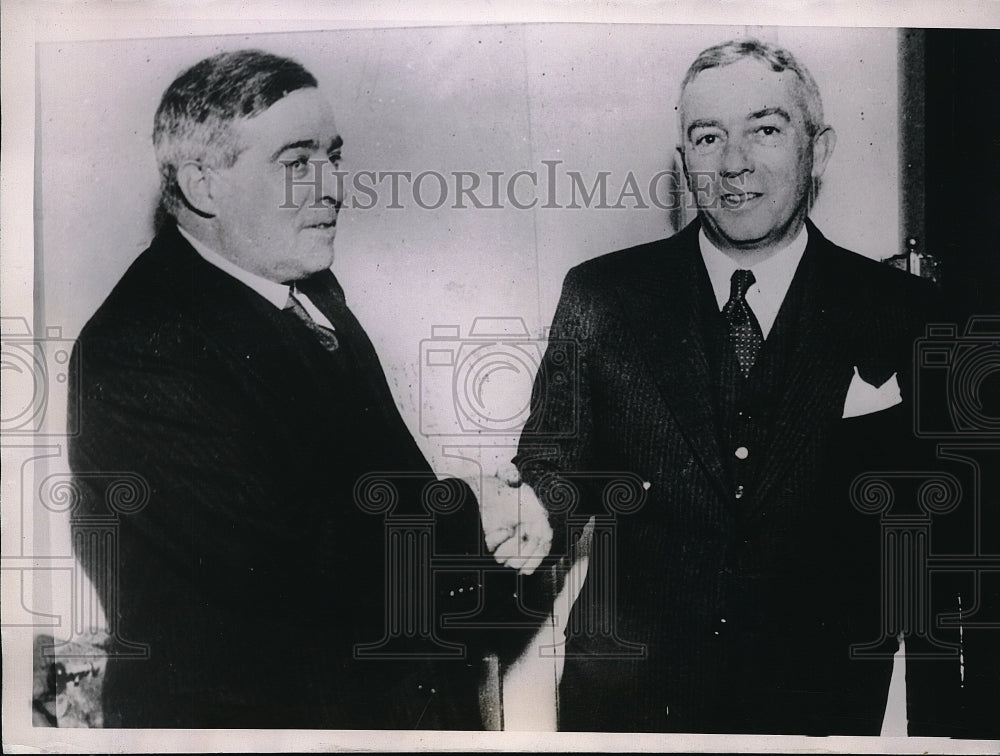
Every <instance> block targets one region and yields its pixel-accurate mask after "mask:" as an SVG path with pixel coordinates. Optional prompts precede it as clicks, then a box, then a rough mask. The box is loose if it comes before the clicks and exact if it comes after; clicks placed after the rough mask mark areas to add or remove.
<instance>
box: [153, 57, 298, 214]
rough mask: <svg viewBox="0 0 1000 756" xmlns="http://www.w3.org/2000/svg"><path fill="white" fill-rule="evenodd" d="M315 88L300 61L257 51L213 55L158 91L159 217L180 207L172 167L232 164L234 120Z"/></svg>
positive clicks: (235, 152)
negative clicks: (160, 92) (196, 164)
mask: <svg viewBox="0 0 1000 756" xmlns="http://www.w3.org/2000/svg"><path fill="white" fill-rule="evenodd" d="M315 86H317V82H316V78H315V77H314V76H313V75H312V74H311V73H309V71H307V70H306V69H305V68H304V67H303V66H302V65H301V64H300V63H298V62H296V61H294V60H291V59H290V58H283V57H280V56H278V55H272V54H270V53H266V52H263V51H261V50H238V51H235V52H224V53H219V54H218V55H213V56H212V57H210V58H206V59H204V60H202V61H200V62H199V63H196V64H195V65H193V66H192V67H191V68H189V69H187V70H186V71H184V72H183V73H182V74H181V75H180V76H178V77H177V78H176V79H174V82H173V83H172V84H171V85H170V86H169V87H167V90H166V92H164V93H163V99H162V100H161V101H160V106H159V108H157V110H156V116H155V117H154V119H153V147H154V149H155V151H156V162H157V164H158V166H159V170H160V206H159V208H158V210H157V215H158V216H163V215H168V216H169V215H173V214H174V213H175V212H176V211H177V210H178V209H179V208H180V207H182V206H183V205H184V202H185V201H184V195H183V194H182V192H181V190H180V187H179V186H178V185H177V171H178V169H179V168H180V167H181V166H182V165H183V164H184V163H186V162H192V161H193V162H196V163H199V164H203V165H207V166H211V167H214V168H228V167H231V166H232V165H233V164H234V163H235V162H236V159H237V158H238V157H239V155H240V153H241V152H242V151H243V149H244V146H243V145H241V144H240V143H239V142H238V140H237V137H236V134H235V132H234V129H233V128H232V126H233V122H234V121H235V120H236V119H239V118H252V117H253V116H255V115H258V114H260V113H262V112H264V111H265V110H267V109H268V108H269V107H271V106H272V105H273V104H274V103H275V102H277V101H278V100H280V99H281V98H282V97H285V96H286V95H287V94H289V93H291V92H294V91H295V90H297V89H305V88H307V87H315Z"/></svg>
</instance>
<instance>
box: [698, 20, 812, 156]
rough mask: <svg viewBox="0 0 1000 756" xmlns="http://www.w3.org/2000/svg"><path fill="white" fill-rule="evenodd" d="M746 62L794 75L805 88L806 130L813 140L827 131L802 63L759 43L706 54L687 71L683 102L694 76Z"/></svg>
mask: <svg viewBox="0 0 1000 756" xmlns="http://www.w3.org/2000/svg"><path fill="white" fill-rule="evenodd" d="M746 58H753V59H754V60H759V61H761V62H762V63H766V64H767V65H769V66H770V67H771V70H772V71H774V72H775V73H781V72H782V71H791V72H792V73H794V74H795V75H796V76H797V77H798V79H799V82H800V84H801V86H802V104H803V106H804V108H805V112H806V130H807V132H808V134H809V136H810V137H814V136H816V134H818V133H819V132H820V130H821V129H822V128H823V127H824V125H825V122H824V121H823V100H822V98H821V97H820V94H819V87H817V86H816V81H815V79H813V77H812V74H810V73H809V70H808V69H807V68H806V67H805V66H803V65H802V64H801V63H799V62H798V61H797V60H796V59H795V56H794V55H792V54H791V53H790V52H788V50H785V49H784V48H782V47H778V46H777V45H772V44H770V43H767V42H761V41H760V40H756V39H733V40H730V41H728V42H723V43H722V44H718V45H715V46H714V47H709V48H708V49H707V50H703V51H702V52H701V53H700V54H699V55H698V57H697V58H695V60H694V63H692V64H691V67H690V68H688V70H687V73H686V74H685V75H684V81H683V83H682V84H681V95H682V99H683V94H684V90H685V89H686V88H687V85H688V84H690V83H691V81H692V79H694V77H695V76H697V75H698V74H700V73H701V72H702V71H706V70H708V69H709V68H719V67H721V66H728V65H730V64H732V63H738V62H739V61H741V60H744V59H746Z"/></svg>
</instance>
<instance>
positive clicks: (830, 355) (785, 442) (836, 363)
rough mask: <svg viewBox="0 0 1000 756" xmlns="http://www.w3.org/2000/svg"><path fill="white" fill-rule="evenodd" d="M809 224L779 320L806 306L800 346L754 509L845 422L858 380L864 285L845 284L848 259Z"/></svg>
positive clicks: (777, 410)
mask: <svg viewBox="0 0 1000 756" xmlns="http://www.w3.org/2000/svg"><path fill="white" fill-rule="evenodd" d="M807 223H808V228H809V243H808V245H807V247H806V250H805V253H804V254H803V256H802V260H801V262H800V263H799V268H798V270H797V271H796V273H795V277H794V278H793V280H792V284H791V287H790V288H789V292H788V294H787V295H786V296H785V301H784V302H783V303H782V309H781V311H780V312H779V314H778V318H779V320H780V319H781V318H788V317H795V315H794V313H792V314H790V313H789V312H788V307H786V304H787V303H789V302H790V301H794V298H796V297H798V298H799V301H801V302H802V303H803V304H802V307H801V311H800V314H799V316H798V319H799V322H798V327H797V328H796V330H795V333H796V344H795V349H794V352H793V356H792V358H791V360H790V362H789V363H788V365H787V367H786V368H785V371H784V373H785V377H784V380H783V382H782V386H783V389H782V395H781V397H780V399H779V400H778V401H777V402H776V404H775V412H774V416H773V420H772V426H771V432H770V435H769V440H768V449H767V451H766V453H765V455H764V461H763V462H762V464H761V467H760V469H759V471H758V476H757V482H756V486H755V487H756V495H755V496H754V497H752V499H751V501H750V506H751V507H753V508H757V507H760V506H761V505H762V504H763V503H764V502H766V500H767V497H768V494H769V493H770V492H771V491H772V490H773V489H774V487H775V485H776V484H777V483H779V482H780V481H781V479H782V477H783V476H784V474H785V473H786V472H787V471H788V470H789V467H790V466H791V464H792V462H793V461H794V460H795V457H796V455H797V453H798V452H799V451H800V450H801V449H803V448H805V446H806V445H807V441H808V440H809V439H810V438H812V437H814V436H815V435H816V434H817V433H820V432H821V431H822V426H823V424H824V423H825V422H829V421H830V419H831V418H833V417H834V416H836V417H839V412H840V410H841V409H842V406H843V400H844V393H845V390H846V387H847V386H848V384H849V383H850V380H851V375H852V374H853V371H852V366H851V361H850V357H849V350H850V346H851V344H850V338H851V334H852V333H856V329H855V328H854V326H853V320H854V318H855V309H856V306H855V302H856V298H854V297H851V296H850V292H851V291H852V290H854V289H856V288H857V286H858V285H859V283H860V282H857V281H853V282H852V281H848V280H845V279H846V269H845V268H844V266H840V265H838V264H837V259H838V255H840V254H844V253H842V252H840V251H839V250H837V249H836V248H835V247H834V246H833V245H832V244H830V242H828V241H827V240H826V239H825V238H824V237H823V235H822V234H821V233H820V232H819V230H818V229H817V228H816V227H815V226H814V225H812V224H811V223H809V222H808V221H807ZM796 288H797V289H798V291H795V289H796ZM776 327H777V322H776Z"/></svg>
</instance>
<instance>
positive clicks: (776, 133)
mask: <svg viewBox="0 0 1000 756" xmlns="http://www.w3.org/2000/svg"><path fill="white" fill-rule="evenodd" d="M754 136H755V137H756V140H757V141H758V142H759V143H761V144H764V145H769V144H770V145H773V144H777V143H778V141H779V140H780V139H781V137H782V133H781V129H780V128H778V127H777V126H759V127H757V130H756V131H755V132H754Z"/></svg>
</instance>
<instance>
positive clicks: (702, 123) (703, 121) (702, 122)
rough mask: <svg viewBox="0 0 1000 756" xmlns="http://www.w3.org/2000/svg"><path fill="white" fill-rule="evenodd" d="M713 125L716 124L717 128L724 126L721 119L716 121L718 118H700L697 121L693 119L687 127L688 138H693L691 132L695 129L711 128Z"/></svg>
mask: <svg viewBox="0 0 1000 756" xmlns="http://www.w3.org/2000/svg"><path fill="white" fill-rule="evenodd" d="M712 126H714V127H716V128H719V129H721V128H722V124H721V123H720V122H719V121H716V120H714V119H712V118H699V119H698V120H696V121H691V123H689V124H688V127H687V136H688V139H690V138H691V132H692V131H694V130H695V129H705V128H709V127H712ZM723 130H724V129H723Z"/></svg>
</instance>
